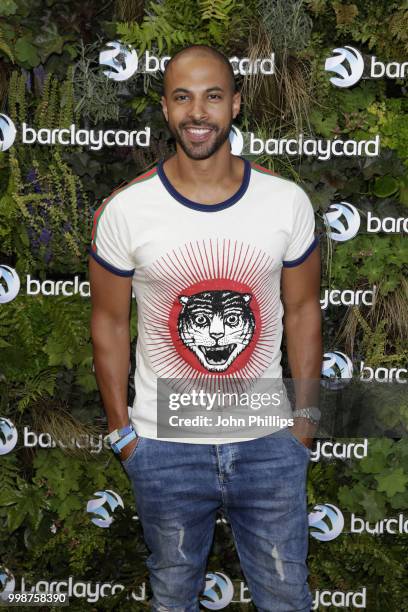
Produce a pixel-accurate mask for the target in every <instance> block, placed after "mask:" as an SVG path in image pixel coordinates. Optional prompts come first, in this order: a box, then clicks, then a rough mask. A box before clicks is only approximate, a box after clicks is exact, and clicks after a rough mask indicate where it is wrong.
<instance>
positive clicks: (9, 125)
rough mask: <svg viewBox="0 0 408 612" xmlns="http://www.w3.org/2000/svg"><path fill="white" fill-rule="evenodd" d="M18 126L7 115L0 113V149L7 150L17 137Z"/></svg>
mask: <svg viewBox="0 0 408 612" xmlns="http://www.w3.org/2000/svg"><path fill="white" fill-rule="evenodd" d="M16 133H17V130H16V126H15V125H14V123H13V122H12V120H11V119H10V117H7V115H1V114H0V151H7V149H9V148H10V147H11V145H12V144H13V142H14V141H15V139H16Z"/></svg>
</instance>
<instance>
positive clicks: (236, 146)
mask: <svg viewBox="0 0 408 612" xmlns="http://www.w3.org/2000/svg"><path fill="white" fill-rule="evenodd" d="M229 141H230V143H231V153H232V155H241V153H242V150H243V148H244V136H243V134H242V132H241V130H239V129H238V128H237V127H236V126H235V125H233V126H232V127H231V131H230V133H229Z"/></svg>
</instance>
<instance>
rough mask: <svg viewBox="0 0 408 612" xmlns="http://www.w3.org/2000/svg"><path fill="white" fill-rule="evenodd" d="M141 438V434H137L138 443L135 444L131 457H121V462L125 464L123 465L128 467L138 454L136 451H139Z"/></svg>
mask: <svg viewBox="0 0 408 612" xmlns="http://www.w3.org/2000/svg"><path fill="white" fill-rule="evenodd" d="M141 440H142V438H141V436H137V438H136V444H135V446H134V448H133V449H132V452H131V453H130V455H129V457H126V459H120V462H121V464H122V465H123V467H127V466H128V465H129V464H130V462H131V461H132V459H133V457H134V456H135V455H136V451H137V449H138V448H139V446H140V442H141Z"/></svg>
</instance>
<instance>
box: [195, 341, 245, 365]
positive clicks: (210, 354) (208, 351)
mask: <svg viewBox="0 0 408 612" xmlns="http://www.w3.org/2000/svg"><path fill="white" fill-rule="evenodd" d="M236 346H237V345H236V344H228V345H227V346H200V347H199V349H200V351H201V352H202V353H203V355H204V357H205V360H206V361H207V363H208V364H209V365H212V366H222V365H224V364H225V363H227V361H228V359H229V357H230V355H231V354H232V353H233V352H234V350H235V348H236Z"/></svg>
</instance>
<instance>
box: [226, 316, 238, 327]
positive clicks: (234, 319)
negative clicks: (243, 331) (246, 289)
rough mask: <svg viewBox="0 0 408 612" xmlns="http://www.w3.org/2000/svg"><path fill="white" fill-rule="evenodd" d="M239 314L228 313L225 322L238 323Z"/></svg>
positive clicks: (229, 323)
mask: <svg viewBox="0 0 408 612" xmlns="http://www.w3.org/2000/svg"><path fill="white" fill-rule="evenodd" d="M238 321H239V316H238V315H235V314H230V315H228V316H227V317H226V319H225V322H226V323H227V324H228V325H238Z"/></svg>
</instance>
